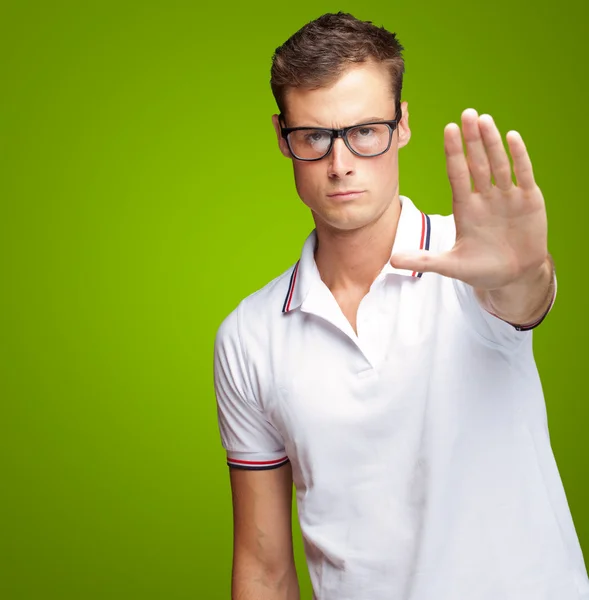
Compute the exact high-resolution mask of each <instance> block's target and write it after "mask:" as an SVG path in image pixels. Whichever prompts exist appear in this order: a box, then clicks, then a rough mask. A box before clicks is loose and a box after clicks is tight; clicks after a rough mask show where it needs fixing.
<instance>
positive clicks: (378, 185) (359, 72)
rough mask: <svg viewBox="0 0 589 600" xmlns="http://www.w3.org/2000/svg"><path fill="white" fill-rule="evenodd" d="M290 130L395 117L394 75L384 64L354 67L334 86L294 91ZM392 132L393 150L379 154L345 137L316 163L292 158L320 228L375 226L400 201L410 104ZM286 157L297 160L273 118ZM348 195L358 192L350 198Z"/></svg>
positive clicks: (299, 187)
mask: <svg viewBox="0 0 589 600" xmlns="http://www.w3.org/2000/svg"><path fill="white" fill-rule="evenodd" d="M286 104H287V113H288V114H287V119H288V120H287V123H286V126H287V127H328V128H333V129H339V128H343V127H348V126H350V125H357V124H360V123H367V122H371V121H378V120H385V121H389V120H393V119H394V118H395V101H394V98H393V95H392V91H391V81H390V75H389V73H388V72H387V71H386V70H385V68H384V67H383V66H380V65H376V64H374V63H363V64H360V65H358V66H353V67H351V68H350V69H348V70H347V71H345V72H344V74H343V75H342V76H341V77H340V79H338V80H337V81H336V82H335V83H334V84H332V85H331V86H329V87H324V88H320V89H316V90H308V89H301V88H292V89H290V90H289V91H288V93H287V97H286ZM401 109H402V111H403V117H402V120H401V123H400V124H399V126H398V128H397V129H396V130H395V132H394V134H393V139H392V143H391V147H390V149H389V150H388V152H385V153H384V154H382V155H380V156H375V157H371V158H365V157H360V156H356V155H355V154H353V153H352V152H351V151H350V150H349V149H348V148H347V147H346V145H345V143H344V141H343V140H342V139H341V138H337V139H336V140H334V144H333V148H332V150H331V153H330V154H329V155H328V156H326V157H324V158H322V159H321V160H318V161H315V162H303V161H299V160H295V159H293V168H294V176H295V184H296V188H297V191H298V194H299V196H300V197H301V199H302V201H303V202H304V203H305V204H306V205H307V206H308V207H309V208H310V209H311V211H312V212H313V217H314V219H315V223H316V225H317V227H318V228H321V229H325V228H327V229H331V230H339V231H352V230H356V229H360V228H362V227H366V226H367V225H370V224H372V223H374V222H376V221H377V220H378V219H379V218H380V217H381V216H382V215H383V214H384V213H385V211H386V210H387V208H390V207H391V206H392V203H393V202H395V201H398V196H399V176H398V149H399V148H401V147H403V146H404V145H405V144H407V142H408V141H409V138H410V136H411V132H410V130H409V122H408V112H407V103H406V102H403V104H402V105H401ZM273 122H274V127H275V129H276V133H277V135H278V139H279V144H280V149H281V151H282V153H283V154H284V155H285V156H287V157H289V158H292V155H291V154H290V151H289V149H288V146H287V144H286V140H284V139H282V138H281V136H280V125H279V123H278V117H277V116H276V115H274V117H273ZM349 192H358V193H356V194H349V195H345V193H349Z"/></svg>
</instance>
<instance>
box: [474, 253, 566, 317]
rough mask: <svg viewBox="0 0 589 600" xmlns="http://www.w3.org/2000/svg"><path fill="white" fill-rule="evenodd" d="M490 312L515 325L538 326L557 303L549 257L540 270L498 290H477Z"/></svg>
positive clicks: (483, 304) (552, 265)
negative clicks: (538, 322) (534, 324)
mask: <svg viewBox="0 0 589 600" xmlns="http://www.w3.org/2000/svg"><path fill="white" fill-rule="evenodd" d="M475 291H476V295H477V297H478V299H479V301H480V303H481V305H482V306H483V308H485V309H486V310H487V311H488V312H490V313H492V314H494V315H496V316H497V317H499V318H500V319H502V320H504V321H507V322H508V323H512V324H514V325H527V324H531V323H535V322H536V321H538V320H539V319H541V318H542V316H543V315H544V314H546V311H547V310H548V308H549V307H550V303H551V302H552V300H553V299H554V293H555V289H554V263H553V262H552V258H551V256H550V255H548V256H547V258H546V260H545V261H544V263H543V264H542V265H541V267H539V268H538V269H537V270H534V271H533V272H531V273H529V274H526V275H525V276H524V277H521V278H520V279H518V280H516V281H515V282H513V283H510V284H509V285H506V286H504V287H502V288H498V289H496V290H475Z"/></svg>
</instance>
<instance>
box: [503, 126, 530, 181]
mask: <svg viewBox="0 0 589 600" xmlns="http://www.w3.org/2000/svg"><path fill="white" fill-rule="evenodd" d="M506 139H507V145H508V146H509V152H510V154H511V158H512V159H513V171H514V173H515V179H516V181H517V185H518V187H520V188H522V189H523V190H531V189H533V188H535V187H536V181H535V180H534V171H533V169H532V161H531V160H530V156H529V155H528V151H527V149H526V145H525V144H524V140H523V139H522V136H521V135H520V134H519V133H518V132H517V131H508V132H507V136H506Z"/></svg>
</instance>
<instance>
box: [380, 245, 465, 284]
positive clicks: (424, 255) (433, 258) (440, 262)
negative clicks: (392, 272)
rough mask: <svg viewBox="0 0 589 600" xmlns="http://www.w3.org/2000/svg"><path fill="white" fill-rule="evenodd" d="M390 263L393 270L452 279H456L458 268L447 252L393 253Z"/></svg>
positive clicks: (451, 255)
mask: <svg viewBox="0 0 589 600" xmlns="http://www.w3.org/2000/svg"><path fill="white" fill-rule="evenodd" d="M390 262H391V265H392V266H393V267H395V269H405V270H407V271H413V272H415V273H438V274H440V275H444V276H445V277H453V278H456V276H457V274H458V272H459V271H458V268H459V266H460V265H459V262H458V261H457V260H455V257H454V255H453V254H452V253H451V252H449V251H448V252H442V253H439V254H436V253H434V252H428V251H426V250H420V251H418V252H412V253H404V254H401V253H395V254H393V255H392V256H391V261H390Z"/></svg>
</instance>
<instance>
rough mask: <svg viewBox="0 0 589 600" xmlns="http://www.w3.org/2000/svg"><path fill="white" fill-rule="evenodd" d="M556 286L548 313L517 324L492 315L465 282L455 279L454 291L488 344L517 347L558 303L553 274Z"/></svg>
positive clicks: (475, 327) (470, 319) (469, 318)
mask: <svg viewBox="0 0 589 600" xmlns="http://www.w3.org/2000/svg"><path fill="white" fill-rule="evenodd" d="M553 277H554V285H553V292H552V299H551V301H550V304H549V306H548V308H547V310H546V312H545V313H544V314H543V315H542V316H541V317H540V318H539V319H537V320H536V321H535V322H534V323H528V324H515V323H509V322H507V321H504V320H503V319H501V318H499V317H498V316H496V315H494V314H492V313H490V312H489V311H487V310H486V309H485V308H483V306H482V305H481V303H480V301H479V299H478V298H477V296H476V293H475V291H474V288H473V287H472V286H470V285H468V284H466V283H464V282H463V281H459V280H457V279H454V280H453V282H454V289H455V290H456V295H457V297H458V301H459V303H460V306H461V309H462V311H463V313H464V314H465V315H466V318H467V319H468V321H469V323H470V325H471V326H472V327H473V328H474V329H475V331H476V332H477V333H478V334H479V335H480V336H481V337H482V338H483V339H484V340H485V341H486V342H488V343H490V344H492V345H499V346H502V347H515V346H518V345H519V344H520V342H521V341H523V340H524V339H526V338H527V337H529V336H530V335H531V334H532V329H534V328H536V327H537V326H538V325H540V323H542V321H544V319H545V318H546V316H547V315H548V314H549V313H550V311H551V310H552V307H553V306H554V302H555V301H556V288H557V285H556V274H555V273H553Z"/></svg>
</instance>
